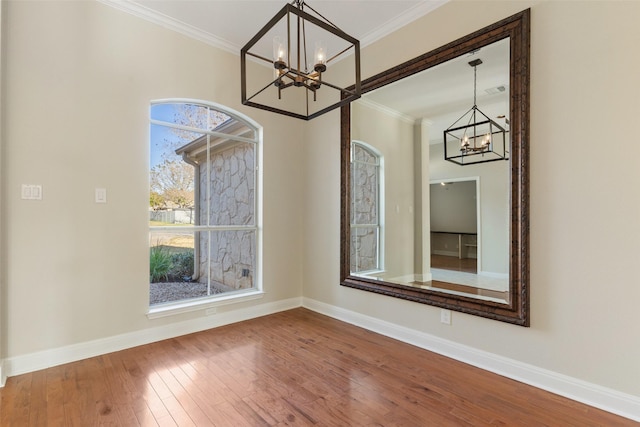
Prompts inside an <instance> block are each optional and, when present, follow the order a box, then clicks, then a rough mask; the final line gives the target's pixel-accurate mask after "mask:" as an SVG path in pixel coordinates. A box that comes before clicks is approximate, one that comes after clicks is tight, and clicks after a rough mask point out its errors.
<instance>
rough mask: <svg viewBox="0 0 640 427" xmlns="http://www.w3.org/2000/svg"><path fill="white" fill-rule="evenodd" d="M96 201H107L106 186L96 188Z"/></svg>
mask: <svg viewBox="0 0 640 427" xmlns="http://www.w3.org/2000/svg"><path fill="white" fill-rule="evenodd" d="M96 203H107V189H106V188H96Z"/></svg>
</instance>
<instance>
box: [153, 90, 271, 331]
mask: <svg viewBox="0 0 640 427" xmlns="http://www.w3.org/2000/svg"><path fill="white" fill-rule="evenodd" d="M163 104H189V105H195V106H200V107H206V108H209V109H211V110H215V111H219V112H221V113H223V114H225V115H227V116H229V117H230V118H232V119H234V120H236V121H238V122H240V123H242V124H243V125H245V126H246V127H247V128H248V129H250V130H251V131H252V132H253V134H254V138H246V137H240V136H236V135H233V134H229V133H223V132H217V131H215V130H208V129H200V128H194V127H190V126H184V125H180V124H177V123H175V122H167V121H163V120H157V119H153V118H152V117H151V111H152V108H153V107H154V106H156V105H163ZM153 125H158V126H164V127H169V128H175V129H180V130H185V131H190V132H194V133H199V134H202V135H207V139H209V138H211V137H224V138H228V139H230V140H235V141H239V142H246V143H252V144H254V147H255V148H254V167H255V170H254V189H255V190H254V197H253V198H254V223H253V225H201V224H198V225H195V224H194V225H193V226H191V227H189V231H193V232H194V233H197V232H224V231H254V232H255V254H254V257H255V259H254V263H255V272H254V277H253V286H252V287H251V288H249V289H242V290H237V291H230V292H223V293H220V294H213V295H206V296H203V297H198V298H191V299H182V300H176V301H170V302H166V303H162V304H156V305H151V304H149V305H148V311H147V317H148V318H149V319H155V318H159V317H165V316H170V315H174V314H180V313H186V312H190V311H196V310H206V311H207V312H209V311H211V310H215V309H214V308H213V307H217V306H221V305H227V304H234V303H240V302H244V301H249V300H254V299H259V298H262V297H263V296H264V291H263V281H262V207H263V184H262V181H263V180H262V169H263V168H262V159H263V153H262V150H263V127H262V126H261V125H260V124H258V123H257V122H256V121H254V120H253V119H251V118H250V117H248V116H246V115H244V114H242V113H239V112H238V111H235V110H233V109H231V108H229V107H227V106H224V105H221V104H217V103H215V102H210V101H205V100H200V99H191V98H166V99H157V100H152V101H150V103H149V136H148V139H147V140H148V141H150V140H151V134H150V132H151V126H153ZM150 149H151V147H150V146H149V150H150ZM147 169H148V170H149V171H150V170H151V163H149V165H148V168H147ZM207 175H208V176H210V170H209V171H208V173H207ZM148 176H149V174H148ZM197 179H199V178H198V177H194V180H197ZM207 182H209V185H207V189H206V191H207V200H209V201H210V200H211V199H210V180H209V179H208V180H207ZM147 187H148V188H150V186H149V185H148V186H147ZM209 208H210V206H209V207H208V208H207V209H209ZM181 229H182V228H181ZM154 231H176V227H175V226H151V225H149V226H148V233H149V235H150V236H151V234H152V233H153V232H154ZM210 282H211V278H209V279H208V286H210ZM208 292H210V288H209V289H208Z"/></svg>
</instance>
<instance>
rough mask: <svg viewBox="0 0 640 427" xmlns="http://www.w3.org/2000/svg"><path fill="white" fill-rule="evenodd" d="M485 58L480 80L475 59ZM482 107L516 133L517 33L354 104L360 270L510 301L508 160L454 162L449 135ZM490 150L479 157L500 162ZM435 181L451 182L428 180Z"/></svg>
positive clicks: (355, 269)
mask: <svg viewBox="0 0 640 427" xmlns="http://www.w3.org/2000/svg"><path fill="white" fill-rule="evenodd" d="M478 60H481V61H482V73H480V76H479V77H478V78H477V80H476V81H474V80H473V79H472V77H473V71H474V70H473V69H472V68H471V67H470V66H469V65H468V63H474V64H475V63H477V62H478ZM474 61H475V62H474ZM443 82H446V84H443ZM474 89H475V91H474ZM474 105H475V106H477V107H478V108H479V110H478V111H480V112H482V113H484V114H488V117H489V118H490V119H492V120H495V121H500V122H502V123H500V124H498V126H501V128H502V129H506V130H507V131H508V123H507V122H508V121H507V118H506V117H507V113H508V109H509V38H505V39H503V40H500V41H498V42H495V43H492V44H489V45H487V46H483V47H482V48H480V49H478V50H475V51H474V52H472V53H471V54H469V55H462V56H459V57H457V58H454V59H451V60H449V61H447V62H444V63H442V64H440V65H437V66H435V67H432V68H429V69H427V70H425V71H422V72H420V73H418V74H414V75H413V76H411V77H407V78H405V79H402V80H400V81H397V82H395V83H392V84H390V85H387V86H384V87H381V88H379V89H376V90H374V91H371V92H368V93H367V94H365V95H364V96H363V98H362V99H361V100H358V101H356V102H355V104H354V105H353V106H352V113H351V138H352V140H353V141H352V144H351V169H352V172H351V184H352V188H351V203H352V206H351V273H352V274H356V275H361V276H364V277H371V278H375V279H381V280H384V281H387V282H393V283H398V284H404V285H407V286H415V287H420V288H424V289H431V290H434V291H440V292H446V293H451V294H458V295H466V296H470V297H476V298H482V299H489V300H495V301H498V302H503V303H506V302H508V273H509V271H508V239H509V229H508V224H509V206H508V202H509V165H508V162H506V161H504V160H503V159H499V160H502V161H499V162H498V161H491V162H486V163H479V162H478V163H470V164H465V165H464V167H462V166H461V165H460V164H458V163H454V162H449V161H446V160H445V158H444V138H443V133H444V132H445V130H447V129H448V128H451V124H452V123H454V122H455V123H459V120H458V121H456V120H457V119H459V118H460V117H463V116H464V115H465V113H466V112H468V111H469V110H470V107H472V106H474ZM478 119H479V120H482V121H485V122H486V120H484V117H483V118H482V119H480V118H478ZM465 124H466V123H465ZM454 126H456V127H460V126H459V125H458V124H456V125H454ZM507 135H508V133H507ZM460 139H461V140H462V138H460ZM471 140H473V135H471ZM365 141H366V142H365ZM464 141H465V142H464V143H466V144H467V145H469V142H468V141H469V139H465V140H464ZM457 145H460V144H457ZM478 145H479V144H478ZM500 145H502V144H500ZM471 147H473V142H471ZM449 151H450V152H451V150H449ZM503 151H504V150H503ZM458 152H459V153H462V154H458V156H460V157H463V155H464V152H465V151H463V149H462V148H461V149H459V150H458ZM507 153H508V150H507ZM490 154H491V153H489V152H487V153H484V152H483V153H481V154H480V155H479V156H476V157H477V158H478V159H480V160H482V159H484V158H485V157H486V158H487V160H493V158H491V157H490ZM381 159H385V161H386V170H385V171H384V178H385V179H384V184H385V185H384V189H382V188H381V186H380V184H379V181H380V176H381V173H380V162H381ZM456 160H457V159H456ZM507 160H508V157H507ZM423 162H424V163H423ZM433 181H441V182H442V185H431V186H429V185H426V183H428V182H433ZM476 186H477V187H478V189H477V191H476ZM431 189H435V190H434V191H431ZM465 190H466V191H465ZM480 195H482V196H483V197H482V199H480V197H478V196H480ZM383 200H384V201H385V202H386V203H385V206H386V209H385V210H384V211H382V210H381V209H380V206H381V201H383ZM465 201H466V202H468V203H465ZM483 214H484V215H483ZM380 217H382V218H384V221H380ZM381 223H383V224H384V230H383V229H382V227H381ZM415 229H419V230H422V234H421V235H419V234H417V233H416V232H415V231H414V230H415ZM382 231H384V235H383V232H382ZM384 236H386V237H387V238H386V239H383V237H384ZM417 237H421V238H417ZM415 253H420V256H416V255H415ZM381 254H387V256H386V257H382V256H381ZM383 265H384V268H383Z"/></svg>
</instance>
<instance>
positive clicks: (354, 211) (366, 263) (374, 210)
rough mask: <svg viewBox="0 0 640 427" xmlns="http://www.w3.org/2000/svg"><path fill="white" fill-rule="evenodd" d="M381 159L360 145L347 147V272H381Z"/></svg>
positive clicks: (352, 144)
mask: <svg viewBox="0 0 640 427" xmlns="http://www.w3.org/2000/svg"><path fill="white" fill-rule="evenodd" d="M381 176H382V156H381V155H380V153H378V151H377V150H376V149H374V148H373V147H371V146H370V145H368V144H366V143H364V142H361V141H352V143H351V185H352V188H351V272H352V273H371V272H376V271H382V270H383V259H382V258H383V257H382V251H381V248H382V238H383V232H382V220H381V219H382V218H381V217H382V209H381V206H382V198H381V197H382V196H381V195H382V192H381Z"/></svg>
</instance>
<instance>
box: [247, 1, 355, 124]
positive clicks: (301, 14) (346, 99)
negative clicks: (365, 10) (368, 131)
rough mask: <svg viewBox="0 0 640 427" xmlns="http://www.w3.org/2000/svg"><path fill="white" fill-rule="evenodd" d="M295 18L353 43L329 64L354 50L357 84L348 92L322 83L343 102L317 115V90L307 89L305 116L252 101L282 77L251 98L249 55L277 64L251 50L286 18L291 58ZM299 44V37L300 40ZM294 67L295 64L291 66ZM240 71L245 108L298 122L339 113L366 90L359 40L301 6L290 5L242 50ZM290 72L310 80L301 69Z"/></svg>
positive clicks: (351, 86) (292, 68)
mask: <svg viewBox="0 0 640 427" xmlns="http://www.w3.org/2000/svg"><path fill="white" fill-rule="evenodd" d="M291 14H293V15H295V16H296V17H298V18H300V19H302V20H303V21H307V22H310V23H312V24H314V25H316V26H318V27H320V28H322V29H323V30H325V31H327V32H329V33H331V34H333V35H335V36H337V37H339V38H341V39H343V40H345V41H347V42H348V43H350V46H348V47H347V48H346V49H344V50H342V51H341V52H340V53H338V54H337V55H334V56H333V57H331V58H329V59H328V60H327V62H329V61H330V60H332V59H335V58H337V57H338V56H340V55H342V54H343V53H345V52H347V51H348V50H350V49H351V48H353V49H354V57H355V84H351V85H350V86H349V89H347V88H343V87H340V86H337V85H334V84H332V83H330V82H328V81H326V80H324V79H323V80H322V81H321V84H322V86H328V87H330V88H332V89H336V90H338V91H340V96H339V101H337V102H335V103H333V104H331V105H329V106H327V107H324V108H322V109H320V110H318V111H315V112H313V113H311V112H310V110H309V96H310V93H309V92H312V91H313V89H310V88H308V87H304V89H305V92H306V94H305V95H306V96H305V107H306V108H305V111H304V113H299V112H295V111H290V110H284V109H282V108H278V107H274V106H271V105H267V104H262V103H259V102H255V101H252V99H254V98H255V97H256V96H258V95H259V94H260V93H262V92H264V91H265V90H266V89H267V88H269V87H270V86H272V85H274V84H275V83H276V82H277V81H278V79H279V78H278V77H276V78H275V79H273V80H271V81H269V82H268V83H267V84H266V85H265V86H264V87H263V88H262V89H260V90H258V91H257V92H256V93H254V94H252V95H250V96H248V95H247V55H248V56H252V57H254V58H256V59H259V60H261V61H266V62H268V63H270V64H272V65H273V60H271V59H268V58H265V57H263V56H261V55H258V54H256V53H253V52H250V49H251V48H252V47H253V46H254V45H255V44H256V43H258V42H259V41H260V40H261V39H262V38H263V37H264V36H265V35H266V34H267V33H268V32H269V31H270V30H271V29H272V28H273V27H275V26H276V25H277V24H278V23H279V22H280V20H281V19H282V18H284V17H285V16H286V17H287V40H288V46H287V47H288V52H289V56H290V55H291V53H290V44H291V42H290V41H291ZM298 31H301V30H300V28H299V27H298ZM298 40H299V37H298ZM298 61H299V62H300V59H299V58H298ZM288 65H291V64H288ZM240 67H241V92H242V104H243V105H247V106H250V107H255V108H260V109H262V110H267V111H271V112H273V113H279V114H284V115H286V116H290V117H295V118H298V119H302V120H311V119H313V118H315V117H318V116H320V115H322V114H324V113H326V112H328V111H331V110H333V109H336V108H338V107H342V106H344V105H347V104H349V103H351V102H352V101H355V100H356V99H358V98H360V96H361V94H362V89H361V76H360V42H359V41H358V40H357V39H355V38H354V37H351V36H350V35H348V34H347V33H345V32H344V31H342V30H340V29H339V28H338V27H336V26H335V25H333V24H330V23H328V22H325V21H322V20H321V19H319V18H317V17H315V16H313V15H311V14H309V13H307V12H305V11H304V10H301V9H300V8H298V7H297V6H295V5H293V4H292V3H289V4H286V5H285V6H284V7H283V8H282V9H281V10H280V11H279V12H278V13H277V14H276V15H275V16H274V17H273V18H271V20H270V21H269V22H268V23H267V24H266V25H265V26H264V27H263V28H262V29H261V30H260V31H259V32H258V33H257V34H256V35H255V36H254V37H253V38H252V39H251V40H250V41H249V42H248V43H247V44H246V45H245V46H244V47H243V48H242V49H241V50H240ZM289 71H290V72H291V73H292V74H294V75H297V76H301V77H306V76H305V74H304V72H303V71H301V70H298V69H295V68H294V67H291V68H290V69H289ZM313 95H315V93H313Z"/></svg>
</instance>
